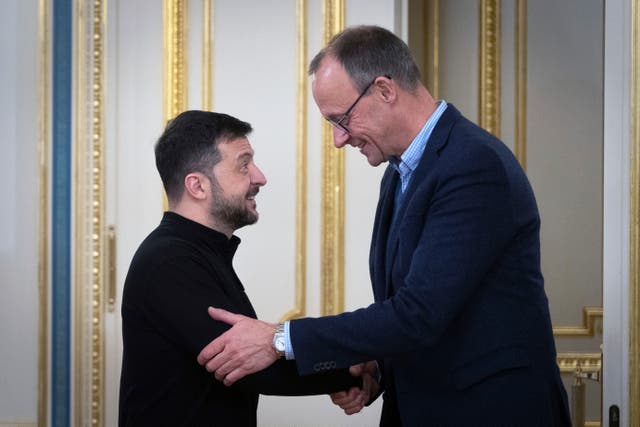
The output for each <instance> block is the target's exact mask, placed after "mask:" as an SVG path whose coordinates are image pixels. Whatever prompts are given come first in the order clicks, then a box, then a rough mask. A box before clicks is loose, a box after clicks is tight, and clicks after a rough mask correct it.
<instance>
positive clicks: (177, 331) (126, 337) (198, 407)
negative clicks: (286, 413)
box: [119, 212, 358, 427]
mask: <svg viewBox="0 0 640 427" xmlns="http://www.w3.org/2000/svg"><path fill="white" fill-rule="evenodd" d="M239 243H240V239H239V238H238V237H236V236H233V237H232V238H231V239H227V237H226V236H225V235H224V234H222V233H219V232H217V231H215V230H212V229H210V228H207V227H205V226H203V225H201V224H198V223H196V222H193V221H191V220H188V219H186V218H184V217H182V216H180V215H177V214H175V213H172V212H166V213H165V214H164V217H163V219H162V222H161V223H160V225H159V226H158V227H157V228H156V229H155V230H154V231H153V232H151V234H150V235H149V236H148V237H147V238H146V239H145V240H144V241H143V242H142V244H141V245H140V247H139V248H138V250H137V252H136V253H135V255H134V257H133V260H132V261H131V266H130V268H129V272H128V274H127V278H126V281H125V285H124V294H123V298H122V335H123V361H122V377H121V380H120V413H119V425H120V426H121V427H123V426H147V425H148V426H179V425H184V426H214V425H215V426H225V425H234V426H254V425H256V410H257V406H258V394H259V393H262V394H277V395H307V394H324V393H330V392H334V391H339V390H345V389H348V388H349V387H352V386H354V385H357V384H358V381H357V380H356V379H354V378H353V377H351V376H350V375H349V373H348V372H347V371H346V370H339V371H333V372H329V373H325V374H319V375H309V376H304V377H300V376H299V375H298V373H297V370H296V366H295V362H293V361H286V360H284V359H280V360H279V361H278V362H276V363H275V364H273V365H272V366H271V367H269V368H267V369H265V370H264V371H261V372H258V373H256V374H253V375H249V376H247V377H245V378H243V379H242V380H240V381H238V382H236V383H235V384H234V385H233V386H231V387H226V386H225V385H224V384H222V383H221V382H219V381H217V380H216V379H215V377H214V376H213V374H210V373H208V372H207V371H206V370H205V368H204V367H202V366H200V365H198V363H197V361H196V357H197V355H198V353H199V352H200V350H201V349H202V348H203V347H204V346H205V345H206V344H208V343H209V342H210V341H212V340H213V339H214V338H215V337H217V336H219V335H221V334H222V333H223V332H224V331H226V330H227V329H229V326H228V325H226V324H224V323H222V322H216V321H214V320H212V319H211V318H210V317H209V315H208V314H207V307H208V306H214V307H218V308H223V309H225V310H229V311H231V312H234V313H239V314H243V315H245V316H249V317H253V318H255V317H256V313H255V311H254V309H253V307H252V305H251V302H250V301H249V298H248V297H247V295H246V294H245V292H244V288H243V286H242V284H241V283H240V280H239V279H238V276H237V275H236V273H235V271H234V269H233V265H232V260H233V255H234V254H235V251H236V249H237V247H238V244H239ZM327 404H329V401H327Z"/></svg>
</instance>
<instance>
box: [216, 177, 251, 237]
mask: <svg viewBox="0 0 640 427" xmlns="http://www.w3.org/2000/svg"><path fill="white" fill-rule="evenodd" d="M209 179H210V180H211V185H212V193H213V199H212V201H211V206H210V209H209V213H210V214H211V216H212V218H214V219H215V220H216V221H217V222H222V223H224V224H226V225H228V226H229V227H230V228H231V229H232V230H237V229H239V228H242V227H244V226H245V225H250V224H255V223H256V222H257V221H258V213H257V212H252V211H251V210H249V208H248V207H247V196H249V195H256V194H257V193H258V187H257V186H256V187H251V188H250V189H249V192H248V193H247V194H244V195H242V196H232V197H228V198H227V197H225V196H224V193H223V191H222V188H220V186H219V185H218V181H217V180H216V179H215V178H213V177H210V178H209Z"/></svg>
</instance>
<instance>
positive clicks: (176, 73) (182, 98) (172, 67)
mask: <svg viewBox="0 0 640 427" xmlns="http://www.w3.org/2000/svg"><path fill="white" fill-rule="evenodd" d="M187 5H188V3H187V0H163V1H162V12H163V13H162V20H163V34H164V37H163V45H162V57H163V68H164V73H163V87H164V92H163V98H164V102H163V117H164V121H165V122H167V121H169V120H171V119H172V118H174V117H175V116H177V115H178V114H180V113H181V112H183V111H184V110H185V109H186V108H187V105H188V104H187V95H188V74H187V58H186V55H187V21H186V19H187V7H188V6H187Z"/></svg>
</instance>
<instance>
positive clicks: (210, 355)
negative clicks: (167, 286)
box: [198, 307, 279, 386]
mask: <svg viewBox="0 0 640 427" xmlns="http://www.w3.org/2000/svg"><path fill="white" fill-rule="evenodd" d="M208 311H209V316H211V318H212V319H214V320H218V321H221V322H224V323H227V324H229V325H232V328H231V329H229V330H228V331H226V332H225V333H223V334H222V335H220V336H219V337H218V338H216V339H215V340H213V341H211V342H210V343H209V344H207V346H206V347H204V348H203V349H202V351H201V352H200V354H199V355H198V363H199V364H201V365H203V366H205V367H206V369H207V371H209V372H215V376H216V378H217V379H218V380H220V381H223V382H224V384H225V385H227V386H229V385H231V384H233V383H234V382H236V381H237V380H239V379H240V378H242V377H244V376H246V375H248V374H252V373H254V372H257V371H261V370H263V369H265V368H266V367H268V366H270V365H271V364H273V363H274V362H275V361H276V360H278V358H279V356H278V354H277V353H276V352H275V350H274V349H273V347H272V345H271V342H272V339H273V334H274V333H275V330H276V325H275V324H272V323H266V322H263V321H260V320H256V319H252V318H250V317H246V316H242V315H239V314H233V313H229V312H228V311H225V310H222V309H218V308H213V307H209V309H208Z"/></svg>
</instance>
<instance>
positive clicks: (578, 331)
mask: <svg viewBox="0 0 640 427" xmlns="http://www.w3.org/2000/svg"><path fill="white" fill-rule="evenodd" d="M602 313H603V312H602V307H583V308H582V326H556V327H554V328H553V335H554V336H556V337H559V336H574V337H577V336H589V337H592V336H594V335H595V334H596V333H598V334H600V335H602V323H600V324H599V328H596V320H598V319H600V320H602Z"/></svg>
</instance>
